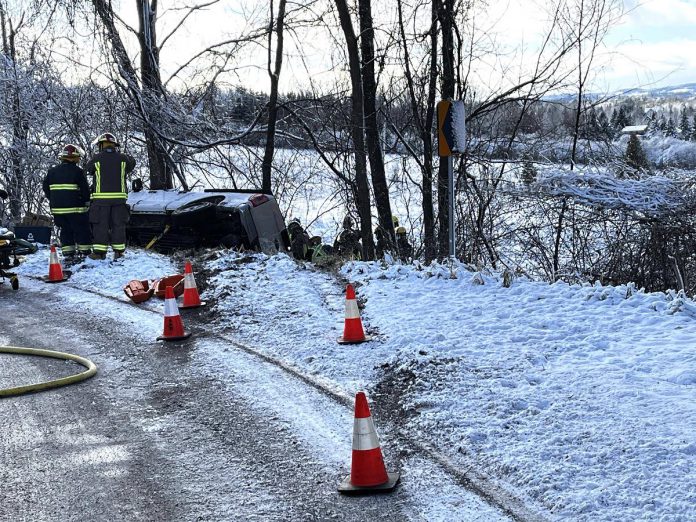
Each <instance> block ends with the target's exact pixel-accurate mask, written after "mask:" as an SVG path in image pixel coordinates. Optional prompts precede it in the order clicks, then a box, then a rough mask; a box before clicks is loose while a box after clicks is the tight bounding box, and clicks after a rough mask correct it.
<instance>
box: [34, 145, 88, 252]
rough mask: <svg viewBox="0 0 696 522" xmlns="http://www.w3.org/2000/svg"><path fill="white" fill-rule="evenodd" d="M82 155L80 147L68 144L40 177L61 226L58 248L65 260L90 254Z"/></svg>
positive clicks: (85, 181)
mask: <svg viewBox="0 0 696 522" xmlns="http://www.w3.org/2000/svg"><path fill="white" fill-rule="evenodd" d="M83 155H84V152H83V151H82V149H80V147H78V146H77V145H73V144H70V143H69V144H67V145H66V146H65V147H63V150H62V151H61V152H60V154H58V159H59V160H60V163H59V164H58V165H56V166H54V167H51V168H50V169H48V173H47V174H46V177H44V180H43V191H44V194H46V198H47V199H48V202H49V205H50V207H51V214H53V221H54V222H55V224H56V226H57V227H59V228H60V245H61V247H60V248H61V251H62V252H63V256H65V257H66V258H67V259H70V258H73V259H74V258H75V255H76V254H77V253H79V254H81V255H89V254H90V251H91V249H92V236H91V233H90V229H89V218H88V216H87V211H88V205H89V185H88V184H87V178H86V177H85V172H84V170H82V168H81V167H80V166H79V165H78V163H79V162H80V159H81V158H82V156H83Z"/></svg>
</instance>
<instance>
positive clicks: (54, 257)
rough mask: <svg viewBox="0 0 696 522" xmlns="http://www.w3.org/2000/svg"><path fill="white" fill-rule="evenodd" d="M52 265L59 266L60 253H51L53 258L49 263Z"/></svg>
mask: <svg viewBox="0 0 696 522" xmlns="http://www.w3.org/2000/svg"><path fill="white" fill-rule="evenodd" d="M49 262H50V263H51V264H52V265H57V264H58V252H56V251H55V250H54V251H53V252H51V258H50V261H49Z"/></svg>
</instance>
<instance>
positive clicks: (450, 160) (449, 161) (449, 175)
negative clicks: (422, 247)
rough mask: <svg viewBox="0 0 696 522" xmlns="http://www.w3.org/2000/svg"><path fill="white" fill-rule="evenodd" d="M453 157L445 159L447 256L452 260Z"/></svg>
mask: <svg viewBox="0 0 696 522" xmlns="http://www.w3.org/2000/svg"><path fill="white" fill-rule="evenodd" d="M453 165H454V156H448V157H447V192H448V193H449V255H450V257H451V258H452V259H454V167H453Z"/></svg>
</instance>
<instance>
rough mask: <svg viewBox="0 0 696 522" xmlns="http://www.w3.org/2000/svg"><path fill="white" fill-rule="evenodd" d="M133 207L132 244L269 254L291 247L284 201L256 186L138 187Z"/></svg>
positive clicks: (131, 200) (131, 199) (129, 230)
mask: <svg viewBox="0 0 696 522" xmlns="http://www.w3.org/2000/svg"><path fill="white" fill-rule="evenodd" d="M137 188H138V187H137V185H136V184H134V189H137ZM128 206H129V207H130V221H129V223H128V227H127V229H126V232H127V237H128V241H129V243H130V244H132V245H140V246H143V247H146V248H154V249H157V250H159V251H163V252H167V251H172V250H176V249H181V248H198V247H206V246H208V247H216V246H225V247H227V248H242V247H243V248H245V249H249V250H258V251H262V252H265V253H267V254H274V253H276V252H279V251H280V252H285V251H287V250H288V249H289V245H290V240H289V237H288V233H287V230H286V228H285V220H284V219H283V216H282V214H281V212H280V208H279V207H278V203H277V202H276V200H275V198H274V197H273V196H272V195H270V194H263V193H260V192H259V191H256V190H227V189H219V190H218V189H206V190H205V191H203V192H184V191H179V190H134V191H133V192H130V193H129V194H128Z"/></svg>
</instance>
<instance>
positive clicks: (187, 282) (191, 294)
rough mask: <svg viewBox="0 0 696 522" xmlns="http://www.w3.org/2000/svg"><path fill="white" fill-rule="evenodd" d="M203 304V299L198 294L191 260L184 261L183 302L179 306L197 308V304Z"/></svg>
mask: <svg viewBox="0 0 696 522" xmlns="http://www.w3.org/2000/svg"><path fill="white" fill-rule="evenodd" d="M205 304H206V303H205V301H203V302H201V297H200V296H199V295H198V289H197V288H196V280H195V279H194V278H193V269H192V268H191V262H190V261H186V268H184V303H183V304H182V305H181V308H198V307H199V306H205Z"/></svg>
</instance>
